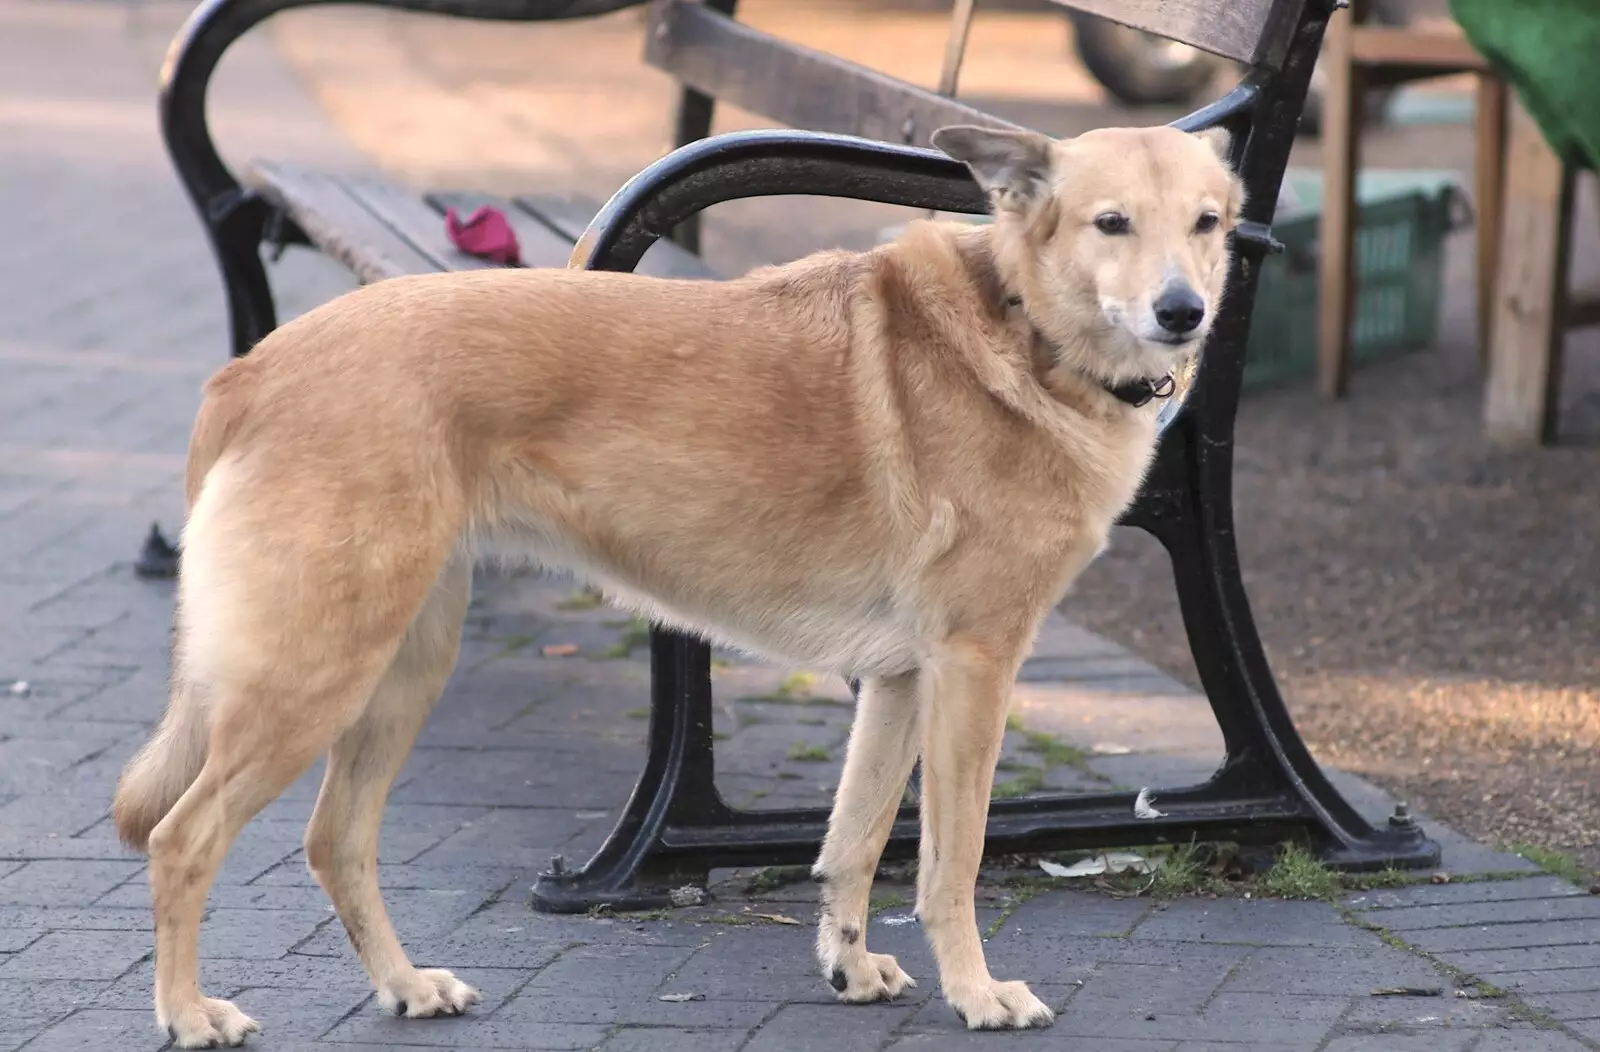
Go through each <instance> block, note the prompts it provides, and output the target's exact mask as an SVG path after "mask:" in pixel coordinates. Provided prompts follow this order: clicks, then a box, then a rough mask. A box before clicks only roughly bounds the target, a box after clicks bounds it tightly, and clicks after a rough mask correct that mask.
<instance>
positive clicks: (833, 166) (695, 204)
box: [568, 130, 989, 270]
mask: <svg viewBox="0 0 1600 1052" xmlns="http://www.w3.org/2000/svg"><path fill="white" fill-rule="evenodd" d="M779 194H804V195H807V196H817V197H844V198H851V199H854V200H857V201H877V202H879V203H882V204H893V205H906V206H909V207H912V208H932V209H938V210H941V211H947V212H967V213H970V214H973V215H977V214H981V213H984V212H987V211H988V210H989V203H988V200H987V199H986V198H985V196H984V193H983V191H982V190H981V189H979V188H978V184H977V183H975V182H973V181H972V176H971V175H970V174H969V173H968V171H967V168H966V166H965V165H963V164H962V163H961V162H959V161H956V160H953V159H952V158H950V157H947V156H945V155H944V154H942V153H940V152H939V151H937V150H928V149H923V148H921V147H916V146H901V145H897V144H895V143H885V142H878V141H876V140H873V139H861V138H857V137H855V136H853V135H834V134H831V133H827V132H808V131H777V130H773V131H747V132H730V133H727V134H725V135H714V136H711V137H710V138H706V139H700V140H698V141H696V142H692V143H690V144H689V145H687V146H682V147H679V148H678V149H676V150H673V151H672V152H671V153H669V154H667V155H666V156H665V157H663V158H661V159H660V160H658V161H656V162H655V163H654V164H652V165H650V166H649V167H648V168H646V169H644V170H643V171H641V172H640V173H639V174H638V175H635V176H634V177H633V178H632V179H629V180H628V181H627V182H626V183H625V184H623V186H622V188H621V189H619V190H618V191H617V192H616V193H615V194H613V195H612V196H611V200H609V201H607V202H606V204H605V207H603V208H601V209H600V211H599V213H598V214H596V215H595V217H594V218H593V219H592V220H590V222H589V226H588V227H587V228H586V229H585V230H584V232H583V236H582V237H580V238H579V239H578V243H577V244H576V245H575V246H573V250H572V257H571V259H570V261H569V262H568V266H570V267H573V268H575V269H584V270H632V269H633V268H634V266H635V265H637V264H638V262H639V259H640V257H642V256H643V255H644V253H645V250H646V249H648V248H649V247H650V246H651V245H652V244H654V243H655V242H656V241H657V240H658V239H660V238H662V237H665V236H666V235H667V234H668V233H669V232H670V231H671V230H672V229H673V228H674V227H676V226H677V225H678V224H679V223H681V222H683V221H684V220H685V219H688V218H689V217H690V216H693V215H695V214H697V213H699V212H701V211H703V210H705V209H707V208H709V207H711V206H712V205H715V204H720V203H722V202H723V201H736V200H742V199H744V198H747V197H773V196H776V195H779Z"/></svg>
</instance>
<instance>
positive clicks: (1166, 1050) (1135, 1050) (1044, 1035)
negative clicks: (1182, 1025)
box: [885, 1027, 1249, 1052]
mask: <svg viewBox="0 0 1600 1052" xmlns="http://www.w3.org/2000/svg"><path fill="white" fill-rule="evenodd" d="M997 1041H1004V1042H1005V1043H1006V1044H1007V1046H1008V1047H1009V1046H1012V1045H1015V1046H1017V1047H1019V1048H1052V1049H1057V1048H1063V1047H1068V1048H1070V1047H1071V1046H1070V1045H1067V1044H1065V1042H1064V1039H1063V1038H1062V1036H1061V1034H1060V1033H1059V1032H1058V1031H1057V1030H1056V1028H1054V1027H1047V1028H1045V1029H1043V1030H1008V1031H1005V1032H1004V1033H994V1032H977V1033H974V1032H970V1031H958V1032H951V1033H938V1034H931V1033H930V1034H907V1035H906V1036H905V1037H901V1038H896V1039H895V1040H894V1041H891V1042H890V1043H889V1044H888V1045H887V1046H885V1047H887V1048H892V1049H895V1050H896V1052H945V1050H946V1049H967V1048H985V1049H993V1048H994V1047H995V1043H996V1042H997ZM1177 1047H1178V1046H1177V1044H1176V1042H1172V1041H1161V1040H1156V1041H1151V1040H1146V1039H1140V1038H1117V1037H1101V1038H1096V1039H1095V1042H1094V1045H1093V1048H1094V1050H1095V1052H1174V1050H1175V1049H1176V1048H1177ZM1228 1052H1249V1050H1248V1049H1245V1048H1242V1047H1241V1046H1239V1045H1233V1046H1231V1047H1230V1048H1229V1050H1228Z"/></svg>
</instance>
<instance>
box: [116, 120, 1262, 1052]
mask: <svg viewBox="0 0 1600 1052" xmlns="http://www.w3.org/2000/svg"><path fill="white" fill-rule="evenodd" d="M934 141H935V142H936V143H937V145H938V146H939V147H940V148H941V149H943V150H945V151H946V152H948V153H949V154H951V155H952V156H954V157H956V158H959V159H960V160H962V161H964V162H966V163H967V164H968V166H969V167H970V168H971V170H972V171H973V173H974V174H975V176H976V177H977V179H978V181H979V182H980V183H981V184H982V185H983V186H984V187H985V188H986V189H988V190H989V191H990V193H991V195H992V198H993V200H994V204H995V213H996V218H995V222H994V223H993V224H992V225H986V226H968V225H962V224H938V223H916V224H913V226H912V227H911V228H910V229H909V230H908V231H907V232H906V234H905V235H904V236H903V237H902V238H901V239H900V240H898V241H896V242H895V243H893V244H889V245H885V246H883V247H880V248H878V249H876V250H874V251H871V252H867V253H845V252H825V253H821V254H818V255H815V256H812V257H810V258H807V259H803V260H800V261H799V262H796V263H792V264H789V265H787V266H782V267H773V268H768V269H762V270H758V271H756V272H754V273H751V274H749V275H747V276H746V277H743V278H740V279H737V280H733V281H727V282H697V281H663V280H654V279H649V278H643V277H636V276H633V275H623V274H607V273H585V272H576V271H562V270H542V271H529V270H478V271H473V272H469V273H461V274H440V275H430V276H427V277H414V278H400V279H395V280H391V281H384V282H381V283H378V284H376V285H373V286H370V287H368V288H365V289H362V290H360V291H357V292H354V293H351V294H350V295H348V296H345V297H342V298H340V299H338V300H336V301H334V302H332V303H330V304H327V305H325V306H323V307H321V308H320V309H318V310H315V311H313V312H311V313H310V314H308V315H306V316H304V317H302V318H300V319H298V320H296V321H294V322H293V323H291V324H289V325H286V326H284V327H283V328H282V329H279V330H278V331H277V332H275V333H273V334H272V335H271V336H270V337H268V338H267V339H266V340H264V341H262V343H261V345H260V346H259V347H258V348H257V349H256V350H255V351H254V352H252V353H251V354H250V355H249V357H247V358H244V359H241V360H239V361H236V362H234V363H232V364H230V365H229V366H228V367H227V368H225V369H223V370H222V371H221V372H220V373H219V374H218V375H217V376H216V377H215V378H214V379H212V380H211V382H210V383H209V385H208V386H207V388H206V399H205V404H204V406H203V407H202V409H201V411H200V415H199V418H198V420H197V421H196V423H195V429H194V435H193V439H192V441H191V444H190V450H189V468H188V476H187V496H188V502H189V512H188V520H187V523H186V525H185V528H184V544H183V567H182V579H181V582H180V587H179V604H178V613H177V630H178V642H177V647H176V653H175V671H174V676H173V691H172V699H171V703H170V705H169V707H168V710H167V714H166V717H165V719H164V720H163V721H162V724H161V726H160V728H159V729H158V730H157V731H156V734H155V736H154V737H153V738H152V740H151V741H150V743H149V744H148V745H147V746H146V747H145V749H144V750H143V751H142V752H141V753H140V754H139V755H138V756H137V757H136V758H135V759H134V760H133V761H132V762H131V763H130V764H129V766H128V769H127V771H126V772H125V773H124V775H123V779H122V783H121V785H120V786H119V788H118V791H117V798H116V805H115V814H116V823H117V829H118V831H119V833H120V834H121V836H122V837H123V838H124V839H125V840H126V841H127V842H128V843H129V844H131V845H133V846H134V847H136V848H140V849H144V850H147V851H148V853H149V856H150V883H151V889H152V892H153V896H154V903H155V912H156V989H155V1000H156V1015H157V1018H158V1019H159V1020H160V1021H161V1023H162V1024H163V1025H165V1026H166V1027H168V1028H169V1029H170V1030H171V1032H172V1033H173V1034H174V1036H175V1038H176V1040H177V1043H178V1044H179V1045H180V1046H181V1047H185V1048H192V1047H199V1046H204V1045H207V1044H210V1043H223V1044H228V1045H236V1044H239V1043H240V1042H242V1041H243V1040H244V1036H245V1034H246V1033H247V1032H249V1031H253V1030H256V1029H257V1027H256V1024H255V1023H254V1022H253V1021H252V1020H251V1019H249V1018H248V1017H247V1016H245V1015H244V1014H243V1013H242V1012H240V1011H239V1010H238V1009H237V1008H235V1007H234V1006H233V1005H232V1004H230V1003H228V1002H226V1001H220V1000H214V999H209V998H205V997H203V996H201V993H200V990H199V987H198V984H197V976H196V956H197V940H198V936H199V926H200V918H201V914H202V911H203V908H204V905H205V901H206V895H207V891H208V889H209V886H210V884H211V881H212V879H213V877H214V875H215V874H216V872H217V869H218V867H219V866H220V865H221V863H222V860H223V856H224V854H225V853H226V852H227V850H228V848H229V846H230V844H231V843H232V842H233V840H234V837H235V836H236V835H237V834H238V832H239V830H240V828H241V827H242V826H243V825H244V824H245V823H246V822H247V821H249V819H250V818H251V817H252V816H254V815H255V814H256V813H257V812H258V811H259V810H260V809H261V808H262V807H264V806H265V805H266V804H267V803H268V802H270V801H271V800H272V799H273V798H274V797H276V796H277V795H278V794H279V793H280V792H281V791H282V790H283V789H284V788H285V787H286V786H288V785H289V783H290V782H292V781H293V780H294V779H296V778H297V777H299V776H300V774H301V773H302V772H304V771H305V770H306V769H307V768H308V767H309V766H310V765H311V763H312V762H313V761H314V760H315V759H316V758H317V757H318V756H319V755H322V754H324V753H326V754H328V757H329V760H328V767H327V774H326V778H325V780H324V782H323V785H322V791H321V795H320V796H319V797H318V799H317V804H316V811H315V813H314V814H313V816H312V819H311V823H310V826H309V827H308V828H307V830H306V837H305V847H306V859H307V861H308V863H309V864H310V867H311V871H312V872H313V873H314V874H315V876H316V878H317V880H318V882H319V883H320V884H321V885H322V887H323V888H324V889H325V890H326V891H327V893H328V895H329V897H330V898H331V899H332V900H333V904H334V907H335V908H336V909H337V911H338V914H339V918H340V920H341V921H343V923H344V926H345V928H346V929H347V931H348V933H349V936H350V941H351V943H352V944H353V945H354V947H355V950H356V953H357V954H358V955H359V956H360V958H361V963H362V965H363V966H364V967H365V968H366V970H367V973H368V975H369V976H370V977H371V979H372V982H373V983H374V985H375V986H376V987H377V990H378V996H379V1000H380V1002H381V1003H382V1004H383V1005H384V1006H385V1007H386V1008H388V1009H389V1010H397V1011H400V1012H402V1013H403V1014H405V1015H407V1016H430V1015H436V1014H440V1013H450V1014H454V1013H458V1012H460V1011H462V1010H463V1009H464V1008H466V1006H467V1005H468V1004H469V1003H471V1002H473V1001H475V1000H476V999H477V994H476V993H475V992H474V991H473V990H472V989H471V988H470V987H468V986H467V985H466V984H465V983H462V982H461V981H459V980H457V979H456V978H455V977H454V976H453V975H451V974H450V973H449V972H446V971H438V970H429V971H418V970H417V969H415V968H413V967H412V965H411V963H410V961H409V960H408V959H407V957H406V954H405V952H404V951H403V950H402V949H401V946H400V943H399V941H398V939H397V938H396V937H395V933H394V929H393V927H392V926H391V925H390V922H389V919H388V917H387V915H386V913H385V911H384V906H383V901H382V899H381V897H380V895H379V890H378V880H377V866H376V857H377V838H378V826H379V820H380V817H381V815H382V811H383V806H384V800H385V797H386V796H387V794H388V791H389V787H390V785H391V783H392V782H393V780H394V778H395V776H396V774H397V773H398V772H399V771H400V768H401V766H402V765H403V764H404V762H405V759H406V756H407V754H408V753H409V751H410V749H411V746H412V742H413V740H414V738H415V736H416V734H417V732H418V730H419V729H420V727H421V726H422V724H423V721H424V720H425V719H426V717H427V713H428V710H429V708H430V706H432V704H433V703H434V701H435V699H437V698H438V696H439V694H440V692H441V691H442V690H443V688H444V684H445V680H446V678H447V677H448V676H449V674H450V671H451V668H452V666H453V664H454V662H455V658H456V653H457V645H458V641H459V638H460V631H461V624H462V620H463V616H464V613H465V610H466V607H467V592H468V585H469V573H470V567H471V565H472V561H473V558H474V556H475V555H477V554H479V553H480V552H483V551H486V550H490V549H494V550H499V551H509V552H514V553H517V554H520V555H522V556H525V557H527V558H531V559H533V560H536V561H538V562H539V563H542V564H546V565H549V566H552V567H561V568H568V569H572V570H575V571H577V572H578V573H579V574H581V575H583V576H584V577H586V578H588V579H589V580H592V581H594V582H596V583H598V584H600V585H601V586H602V587H603V588H604V590H605V592H606V593H607V594H608V595H609V596H611V597H613V598H617V599H620V600H621V601H622V602H624V603H626V604H630V605H632V606H633V607H635V608H636V609H638V610H640V611H642V612H644V613H646V614H648V615H650V616H651V617H654V618H657V619H659V620H660V621H662V622H665V623H669V624H673V625H677V626H682V627H685V628H688V629H691V630H694V631H698V632H701V633H704V634H706V635H708V636H711V637H713V638H716V639H719V640H724V641H728V642H731V643H734V644H739V645H743V646H747V647H750V648H753V649H755V650H758V651H760V652H762V653H765V654H769V655H773V656H775V657H778V658H780V659H784V660H789V661H793V662H796V663H801V664H805V665H809V666H814V667H825V668H831V669H836V670H838V671H840V672H842V673H846V674H850V675H857V676H860V677H863V679H864V681H865V683H864V688H863V690H862V692H861V698H860V703H859V712H858V715H857V719H856V722H855V728H854V731H853V733H852V736H851V740H850V745H849V750H848V755H847V757H846V760H845V767H844V775H843V781H842V782H841V784H840V787H839V791H838V795H837V799H836V802H835V804H834V809H833V815H832V819H831V821H830V825H829V830H828V836H827V840H826V843H825V844H824V846H823V849H822V854H821V857H820V859H819V860H818V862H817V864H816V869H815V873H816V875H817V877H818V879H819V880H820V881H821V882H822V919H821V927H820V932H819V935H818V941H817V946H818V953H819V956H820V958H821V964H822V972H823V975H824V976H826V977H827V978H828V979H829V980H830V981H831V982H832V984H833V986H834V987H835V988H836V989H837V990H838V992H839V996H840V997H841V998H842V999H843V1000H846V1001H871V1000H876V999H880V998H890V997H894V996H895V995H897V994H899V993H900V992H901V990H902V989H904V988H905V987H906V986H908V985H909V984H910V983H911V979H910V977H908V976H907V975H906V974H905V973H904V972H903V971H901V970H900V967H899V966H898V965H897V964H896V963H895V961H894V959H893V958H892V957H888V956H885V955H882V954H873V953H869V952H868V951H867V947H866V942H865V938H864V934H865V931H866V920H867V898H868V891H869V888H870V885H871V882H872V878H873V874H874V872H875V869H876V864H877V861H878V857H879V854H880V853H881V851H882V848H883V845H884V841H885V839H886V837H887V835H888V832H889V828H890V825H891V821H892V818H893V815H894V813H895V809H896V807H897V805H898V803H899V801H900V795H901V791H902V788H903V787H904V785H905V782H906V779H907V776H908V774H909V772H910V769H911V767H912V764H913V762H914V761H915V760H916V759H917V757H918V755H919V754H920V755H921V757H922V759H923V770H924V784H923V790H922V816H923V817H922V821H923V832H922V858H921V865H920V869H919V872H918V889H917V899H918V901H917V911H918V914H919V916H920V917H921V920H922V923H923V925H924V926H925V927H926V930H927V932H928V936H929V939H930V940H931V942H932V946H933V950H934V954H935V956H936V958H937V960H938V965H939V973H940V975H939V977H940V980H941V982H942V984H943V990H944V995H945V997H946V999H947V1000H948V1001H949V1002H950V1004H951V1006H952V1007H953V1008H954V1009H955V1010H956V1012H957V1013H959V1014H960V1015H961V1017H962V1018H963V1019H965V1020H966V1022H967V1025H968V1026H969V1027H972V1028H975V1029H976V1028H998V1027H1029V1026H1039V1025H1044V1024H1047V1023H1049V1022H1050V1020H1051V1018H1052V1016H1051V1012H1050V1009H1049V1008H1047V1007H1046V1006H1045V1005H1044V1004H1043V1003H1041V1002H1040V1001H1039V1000H1038V999H1037V998H1035V997H1034V996H1033V994H1032V993H1031V992H1029V990H1028V988H1027V986H1026V985H1024V984H1023V983H1021V982H1000V981H997V980H995V979H993V978H991V977H990V975H989V971H988V968H987V966H986V965H985V963H984V956H983V949H982V945H981V943H980V941H979V936H978V929H977V925H976V922H975V917H974V912H973V892H974V882H975V878H976V874H977V869H978V863H979V857H980V854H981V852H982V849H983V835H984V824H985V819H986V815H987V808H988V801H989V790H990V785H991V782H992V779H993V774H994V766H995V760H996V755H997V752H998V749H999V745H1000V739H1001V735H1002V734H1003V730H1004V723H1005V717H1006V709H1007V702H1008V699H1009V692H1010V690H1011V686H1012V683H1013V680H1014V678H1015V674H1016V672H1017V668H1018V666H1019V664H1020V663H1021V662H1022V660H1023V658H1024V657H1025V656H1026V654H1027V652H1028V650H1029V648H1030V646H1031V645H1032V640H1033V636H1034V633H1035V631H1036V629H1037V626H1038V624H1039V623H1040V621H1041V619H1042V617H1043V616H1044V615H1045V613H1046V612H1047V611H1048V610H1049V609H1050V607H1051V606H1052V605H1053V604H1054V603H1056V602H1057V601H1058V600H1059V599H1060V597H1061V595H1062V593H1063V591H1064V590H1065V589H1066V587H1067V585H1068V584H1069V583H1070V582H1071V581H1072V579H1073V578H1074V577H1076V576H1077V574H1078V573H1079V572H1080V571H1081V570H1082V569H1083V568H1084V567H1085V566H1086V565H1087V564H1088V563H1089V561H1090V560H1091V559H1093V558H1094V557H1095V555H1096V554H1097V553H1098V552H1099V551H1100V550H1101V549H1102V548H1103V546H1104V545H1105V543H1106V537H1107V533H1108V531H1109V530H1110V528H1111V525H1112V523H1113V521H1114V520H1115V519H1116V518H1117V516H1118V515H1119V514H1120V513H1121V512H1122V510H1123V509H1124V508H1125V507H1126V506H1127V505H1128V503H1129V502H1130V501H1131V499H1132V498H1133V496H1134V494H1135V493H1136V491H1137V490H1138V488H1139V485H1140V481H1141V479H1142V477H1143V475H1144V473H1145V471H1146V469H1147V465H1148V462H1149V460H1150V457H1151V454H1152V450H1153V447H1154V440H1155V435H1156V425H1155V418H1156V414H1157V411H1158V408H1159V405H1160V403H1159V401H1155V402H1150V404H1143V405H1135V404H1132V403H1134V402H1139V401H1140V400H1141V399H1140V398H1138V397H1128V389H1129V385H1130V384H1131V387H1132V390H1133V391H1134V392H1135V393H1137V392H1138V391H1140V390H1146V389H1147V388H1148V386H1149V383H1147V382H1149V381H1154V382H1158V383H1159V381H1161V380H1162V379H1163V378H1165V377H1167V376H1168V375H1170V373H1171V371H1172V370H1173V369H1174V368H1175V367H1176V366H1178V365H1179V364H1180V363H1182V362H1183V361H1184V360H1185V359H1186V358H1187V357H1188V356H1190V355H1192V353H1193V352H1194V351H1195V350H1196V349H1197V348H1198V347H1199V346H1200V344H1201V342H1202V338H1203V337H1204V335H1205V333H1206V331H1207V328H1208V326H1209V324H1210V319H1211V316H1212V313H1213V311H1214V310H1215V308H1216V305H1217V303H1218V300H1219V298H1220V296H1221V294H1222V290H1223V284H1224V280H1225V277H1226V273H1227V269H1228V248H1227V242H1226V234H1227V231H1228V230H1229V229H1230V228H1231V227H1232V226H1233V224H1234V220H1235V217H1236V215H1237V213H1238V209H1239V206H1240V203H1241V202H1240V193H1241V191H1240V187H1239V184H1238V181H1237V180H1236V179H1235V178H1234V177H1233V175H1232V173H1231V172H1230V171H1229V170H1228V168H1227V166H1226V165H1225V163H1224V162H1223V160H1222V159H1221V158H1222V157H1223V156H1225V155H1226V152H1227V149H1226V147H1227V137H1226V135H1225V134H1223V133H1205V134H1201V135H1189V134H1185V133H1183V132H1179V131H1176V130H1173V129H1170V128H1150V129H1138V130H1135V129H1121V130H1104V131H1096V132H1091V133H1089V134H1086V135H1084V136H1082V137H1081V138H1078V139H1075V140H1072V141H1068V142H1059V143H1052V142H1051V141H1050V140H1048V139H1046V138H1044V137H1043V136H1040V135H1035V134H1031V133H1004V132H996V131H984V130H980V129H977V128H946V129H943V130H942V131H941V132H940V133H939V134H938V135H937V136H936V137H935V140H934ZM1119 385H1122V386H1123V392H1122V396H1119V395H1118V394H1117V393H1114V392H1113V391H1112V390H1111V388H1115V387H1118V386H1119ZM1146 395H1148V391H1147V390H1146ZM1144 401H1147V402H1148V401H1149V399H1148V397H1145V398H1144Z"/></svg>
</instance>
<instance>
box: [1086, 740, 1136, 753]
mask: <svg viewBox="0 0 1600 1052" xmlns="http://www.w3.org/2000/svg"><path fill="white" fill-rule="evenodd" d="M1089 751H1090V752H1092V753H1094V754H1095V755H1096V756H1126V755H1128V754H1129V753H1131V752H1132V751H1133V746H1131V745H1123V744H1122V743H1121V742H1095V743H1094V744H1093V745H1091V746H1089Z"/></svg>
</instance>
